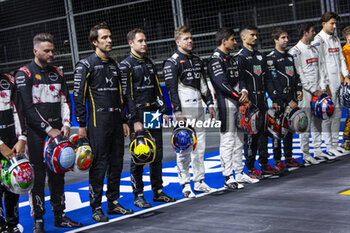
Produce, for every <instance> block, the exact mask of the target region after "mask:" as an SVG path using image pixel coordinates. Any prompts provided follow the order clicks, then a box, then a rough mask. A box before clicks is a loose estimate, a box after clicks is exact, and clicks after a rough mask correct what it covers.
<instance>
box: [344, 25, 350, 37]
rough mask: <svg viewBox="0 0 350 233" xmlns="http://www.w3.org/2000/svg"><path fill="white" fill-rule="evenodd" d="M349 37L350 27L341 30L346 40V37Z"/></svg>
mask: <svg viewBox="0 0 350 233" xmlns="http://www.w3.org/2000/svg"><path fill="white" fill-rule="evenodd" d="M348 35H350V26H347V27H345V28H344V29H343V37H344V39H346V37H347V36H348Z"/></svg>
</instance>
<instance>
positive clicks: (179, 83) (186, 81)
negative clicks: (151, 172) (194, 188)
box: [163, 51, 213, 185]
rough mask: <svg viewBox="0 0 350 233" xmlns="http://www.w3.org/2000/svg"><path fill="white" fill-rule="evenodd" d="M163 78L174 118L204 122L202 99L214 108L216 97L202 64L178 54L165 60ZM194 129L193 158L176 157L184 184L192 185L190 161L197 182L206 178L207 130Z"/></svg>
mask: <svg viewBox="0 0 350 233" xmlns="http://www.w3.org/2000/svg"><path fill="white" fill-rule="evenodd" d="M163 76H164V79H165V84H166V86H167V89H168V92H169V96H170V100H171V104H172V106H173V111H174V115H175V116H179V115H183V116H185V117H186V118H187V122H190V121H191V120H196V121H204V108H203V105H202V99H203V100H204V102H205V103H206V105H207V106H208V107H211V106H213V97H212V95H211V93H210V91H209V88H208V85H207V80H206V78H205V76H206V73H205V72H204V64H203V61H202V60H201V59H200V58H199V57H198V56H196V55H193V54H192V53H191V54H188V55H186V54H183V53H181V52H180V51H176V52H175V53H174V54H173V55H172V56H171V57H170V58H168V59H167V60H166V61H165V63H164V67H163ZM194 129H195V131H196V135H197V145H196V148H195V150H194V151H192V152H191V156H188V154H186V153H184V154H179V153H178V154H177V170H178V177H179V180H180V184H181V185H184V184H186V183H189V182H190V173H189V164H190V162H191V165H192V170H193V180H194V181H195V182H200V181H201V180H203V179H204V176H205V167H204V152H205V143H206V141H205V130H204V128H203V127H197V126H195V127H194Z"/></svg>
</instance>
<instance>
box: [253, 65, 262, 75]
mask: <svg viewBox="0 0 350 233" xmlns="http://www.w3.org/2000/svg"><path fill="white" fill-rule="evenodd" d="M253 71H254V74H256V75H260V74H261V72H262V71H261V65H253Z"/></svg>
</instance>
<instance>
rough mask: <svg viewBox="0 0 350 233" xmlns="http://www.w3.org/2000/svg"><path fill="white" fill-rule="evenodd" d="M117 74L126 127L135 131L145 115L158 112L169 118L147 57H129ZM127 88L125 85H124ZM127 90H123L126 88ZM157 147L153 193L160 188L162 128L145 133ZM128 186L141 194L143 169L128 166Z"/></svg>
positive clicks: (152, 172)
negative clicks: (124, 99)
mask: <svg viewBox="0 0 350 233" xmlns="http://www.w3.org/2000/svg"><path fill="white" fill-rule="evenodd" d="M120 71H121V75H122V80H123V90H125V93H124V94H126V100H127V109H128V118H129V127H130V129H131V131H133V129H134V123H135V122H144V119H143V114H144V112H150V111H157V110H158V109H159V110H160V112H161V113H163V114H168V108H167V107H166V104H165V100H164V97H163V93H162V90H161V89H160V85H159V81H158V77H157V70H156V68H155V66H154V64H153V63H152V61H151V60H150V59H148V58H146V57H144V58H139V57H137V56H136V55H134V54H132V53H130V55H129V56H128V57H127V58H125V59H124V60H123V61H122V62H121V63H120ZM125 84H126V85H125ZM125 86H126V87H125ZM148 130H149V132H150V133H151V135H152V137H153V138H154V139H155V144H156V157H155V159H154V161H153V162H152V163H151V164H150V178H151V184H152V190H153V191H154V192H156V191H157V190H159V189H162V188H163V185H162V184H163V180H162V159H163V135H162V128H161V127H160V128H159V129H148ZM130 173H131V182H132V188H133V193H134V194H141V193H143V187H144V185H143V181H142V173H143V165H135V163H134V162H133V161H132V160H131V163H130Z"/></svg>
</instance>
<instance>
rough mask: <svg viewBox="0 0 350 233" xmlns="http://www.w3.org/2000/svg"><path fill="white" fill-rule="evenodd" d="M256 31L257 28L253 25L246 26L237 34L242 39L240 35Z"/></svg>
mask: <svg viewBox="0 0 350 233" xmlns="http://www.w3.org/2000/svg"><path fill="white" fill-rule="evenodd" d="M252 30H253V31H257V30H258V28H257V27H256V26H254V25H247V26H244V27H242V28H241V31H240V32H239V35H240V36H241V37H242V34H243V33H245V32H246V31H252Z"/></svg>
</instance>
